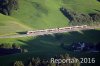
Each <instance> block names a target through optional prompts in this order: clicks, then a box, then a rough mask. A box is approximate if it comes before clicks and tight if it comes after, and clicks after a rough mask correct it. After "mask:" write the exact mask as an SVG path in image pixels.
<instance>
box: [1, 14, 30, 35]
mask: <svg viewBox="0 0 100 66" xmlns="http://www.w3.org/2000/svg"><path fill="white" fill-rule="evenodd" d="M30 29H31V28H29V27H27V26H25V25H23V24H21V23H20V21H19V20H17V19H15V18H12V17H8V16H4V15H2V14H0V35H9V34H12V33H15V32H20V31H27V30H30Z"/></svg>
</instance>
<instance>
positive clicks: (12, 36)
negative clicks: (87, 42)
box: [0, 27, 94, 38]
mask: <svg viewBox="0 0 100 66" xmlns="http://www.w3.org/2000/svg"><path fill="white" fill-rule="evenodd" d="M90 29H94V28H92V27H87V28H73V29H63V30H54V31H50V32H37V33H33V34H20V35H11V36H0V38H20V37H28V36H39V35H48V34H55V33H64V32H72V31H79V30H90Z"/></svg>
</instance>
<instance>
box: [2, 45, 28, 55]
mask: <svg viewBox="0 0 100 66" xmlns="http://www.w3.org/2000/svg"><path fill="white" fill-rule="evenodd" d="M24 52H28V50H27V49H22V48H21V47H20V46H17V45H16V44H12V45H11V46H7V45H5V44H0V56H4V55H8V54H16V53H24Z"/></svg>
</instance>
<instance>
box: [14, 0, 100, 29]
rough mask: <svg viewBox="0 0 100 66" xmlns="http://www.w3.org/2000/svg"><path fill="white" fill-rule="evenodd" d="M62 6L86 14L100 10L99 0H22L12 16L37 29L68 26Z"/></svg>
mask: <svg viewBox="0 0 100 66" xmlns="http://www.w3.org/2000/svg"><path fill="white" fill-rule="evenodd" d="M61 7H65V8H67V9H70V10H72V11H75V12H78V13H86V14H87V13H97V12H99V11H100V3H99V2H98V1H97V0H91V1H90V0H42V1H40V0H37V1H36V0H20V1H19V9H18V10H17V11H14V12H13V14H12V17H15V18H17V19H19V20H21V21H22V22H24V23H25V24H27V25H28V26H31V27H33V28H35V29H44V28H54V27H62V26H67V25H68V23H69V21H68V19H67V18H66V17H65V16H64V15H63V14H62V13H61V12H60V8H61Z"/></svg>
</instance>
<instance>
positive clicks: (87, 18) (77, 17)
mask: <svg viewBox="0 0 100 66" xmlns="http://www.w3.org/2000/svg"><path fill="white" fill-rule="evenodd" d="M60 11H61V12H62V13H63V15H65V16H66V17H67V18H68V19H69V20H70V22H95V21H96V22H97V21H100V13H91V14H82V13H77V12H74V11H71V10H68V9H65V8H63V7H62V8H60Z"/></svg>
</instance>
